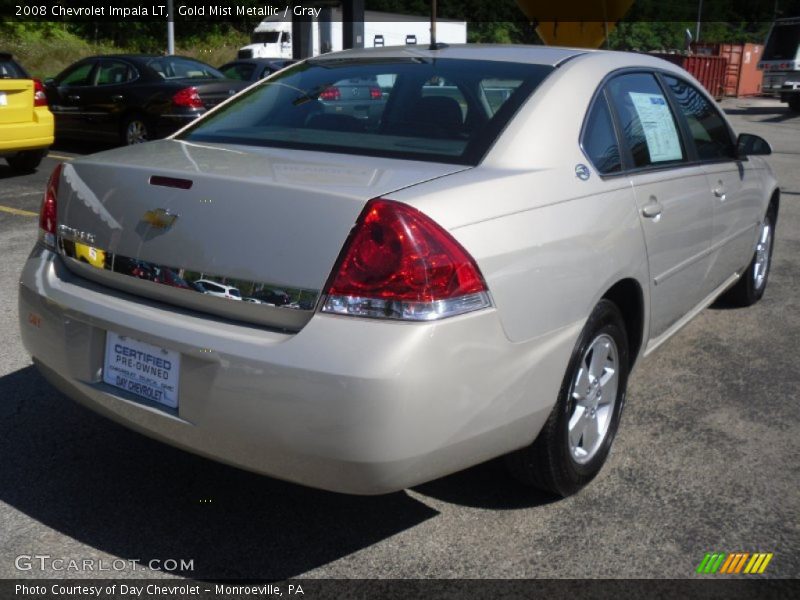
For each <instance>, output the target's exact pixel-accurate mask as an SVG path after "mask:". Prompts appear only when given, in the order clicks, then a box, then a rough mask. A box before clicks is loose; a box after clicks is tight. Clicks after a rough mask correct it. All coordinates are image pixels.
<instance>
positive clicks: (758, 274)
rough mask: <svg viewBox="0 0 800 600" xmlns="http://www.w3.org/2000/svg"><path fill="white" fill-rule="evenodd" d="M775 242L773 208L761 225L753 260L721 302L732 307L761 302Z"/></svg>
mask: <svg viewBox="0 0 800 600" xmlns="http://www.w3.org/2000/svg"><path fill="white" fill-rule="evenodd" d="M774 240H775V212H774V211H773V210H772V207H771V208H770V210H769V211H768V212H767V214H766V216H765V217H764V221H763V222H762V223H761V231H760V232H759V234H758V242H757V243H756V251H755V252H754V253H753V259H752V260H751V261H750V265H749V266H748V267H747V269H746V270H745V272H744V273H742V276H741V277H740V278H739V281H737V282H736V285H734V286H733V287H732V288H731V289H729V290H728V291H727V292H725V293H724V294H723V295H722V296H721V297H720V300H721V301H722V303H724V304H730V305H732V306H751V305H753V304H755V303H756V302H758V301H759V300H761V297H762V296H763V295H764V290H766V289H767V280H768V279H769V269H770V266H771V265H772V244H773V241H774Z"/></svg>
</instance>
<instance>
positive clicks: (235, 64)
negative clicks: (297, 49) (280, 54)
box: [219, 58, 297, 83]
mask: <svg viewBox="0 0 800 600" xmlns="http://www.w3.org/2000/svg"><path fill="white" fill-rule="evenodd" d="M296 62H297V61H296V60H292V59H286V58H247V59H239V60H234V61H231V62H229V63H225V64H224V65H222V66H221V67H220V68H219V70H220V71H222V74H223V75H225V77H229V78H230V79H239V80H240V81H247V82H249V83H254V82H256V81H258V80H260V79H264V77H268V76H270V75H272V74H273V73H275V72H276V71H280V70H281V69H283V68H284V67H288V66H289V65H293V64H294V63H296Z"/></svg>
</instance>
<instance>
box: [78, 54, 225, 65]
mask: <svg viewBox="0 0 800 600" xmlns="http://www.w3.org/2000/svg"><path fill="white" fill-rule="evenodd" d="M98 58H121V59H123V60H133V61H137V60H138V61H146V60H151V59H153V58H183V59H186V60H193V61H195V62H203V61H202V60H199V59H197V58H192V57H191V56H181V55H180V54H169V55H164V54H97V55H95V56H87V57H86V58H84V59H83V60H97V59H98ZM209 66H211V65H209Z"/></svg>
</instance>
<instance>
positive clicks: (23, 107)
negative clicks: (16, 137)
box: [0, 78, 34, 124]
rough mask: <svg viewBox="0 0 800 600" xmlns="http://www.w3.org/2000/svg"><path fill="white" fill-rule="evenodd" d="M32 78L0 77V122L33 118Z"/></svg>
mask: <svg viewBox="0 0 800 600" xmlns="http://www.w3.org/2000/svg"><path fill="white" fill-rule="evenodd" d="M33 86H34V84H33V80H32V79H3V78H0V124H10V123H25V122H28V121H32V120H33V93H34V87H33Z"/></svg>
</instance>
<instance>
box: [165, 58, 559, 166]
mask: <svg viewBox="0 0 800 600" xmlns="http://www.w3.org/2000/svg"><path fill="white" fill-rule="evenodd" d="M552 70H553V67H550V66H544V65H530V64H521V63H506V62H497V61H476V60H458V59H437V60H431V59H419V58H413V59H406V58H397V59H386V58H381V59H371V60H364V59H362V60H357V61H355V60H334V59H329V60H316V61H315V60H311V61H307V62H305V63H301V64H298V65H296V66H294V67H291V68H289V69H287V70H285V71H282V72H281V73H279V74H278V75H277V76H274V77H273V78H271V79H270V80H268V81H266V82H265V83H263V84H261V85H259V86H257V87H255V88H253V89H251V90H250V91H248V92H246V93H245V94H244V95H243V96H241V97H239V98H238V99H237V100H235V101H234V102H232V103H231V104H229V105H227V106H226V107H224V108H223V109H221V110H220V111H217V112H215V113H214V114H212V115H210V116H209V117H208V118H205V119H201V120H200V121H199V122H197V123H196V124H195V125H194V126H193V127H191V128H190V129H188V130H187V131H186V132H184V133H183V134H182V135H180V136H179V138H178V139H183V140H189V141H196V142H219V143H228V144H244V145H251V146H271V147H278V148H294V149H300V150H317V151H326V152H337V153H343V154H363V155H369V156H386V157H393V158H407V159H413V160H425V161H432V162H449V163H456V164H471V165H475V164H478V162H480V160H481V158H483V156H484V154H485V153H486V152H487V150H488V149H489V147H490V146H491V145H492V143H493V142H494V140H495V139H496V138H497V136H498V135H499V134H500V132H501V131H502V129H503V127H505V125H506V124H507V123H508V121H509V120H510V119H511V118H512V117H513V115H514V113H515V112H516V111H517V109H518V108H519V107H520V105H521V104H522V103H523V102H524V101H525V99H526V98H528V97H529V96H530V94H531V93H532V92H533V90H534V89H536V87H537V86H538V85H539V84H540V83H541V82H542V80H544V78H545V77H546V76H547V75H548V74H549V73H550V72H551V71H552Z"/></svg>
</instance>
